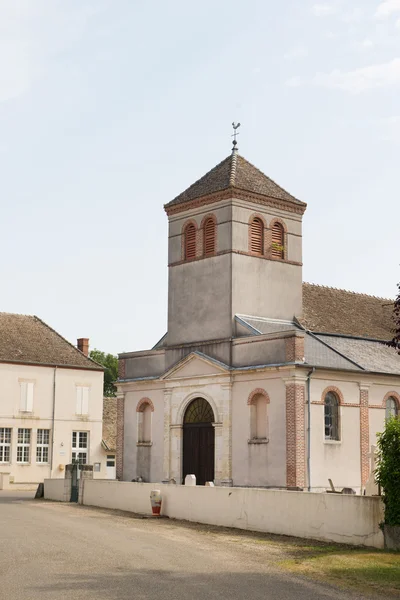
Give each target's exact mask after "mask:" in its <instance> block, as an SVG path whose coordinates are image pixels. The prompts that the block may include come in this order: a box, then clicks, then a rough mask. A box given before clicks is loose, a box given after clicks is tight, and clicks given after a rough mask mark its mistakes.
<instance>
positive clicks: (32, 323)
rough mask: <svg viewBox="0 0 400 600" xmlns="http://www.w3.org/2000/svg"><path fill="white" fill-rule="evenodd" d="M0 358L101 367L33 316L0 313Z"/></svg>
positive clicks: (83, 367)
mask: <svg viewBox="0 0 400 600" xmlns="http://www.w3.org/2000/svg"><path fill="white" fill-rule="evenodd" d="M0 362H17V363H33V364H43V365H52V366H59V367H63V366H64V367H75V368H78V369H90V370H98V371H101V370H103V367H101V366H100V365H98V364H97V363H96V362H94V361H93V360H91V359H90V358H88V357H87V356H85V355H84V354H82V352H80V351H79V350H78V349H77V348H75V346H73V345H72V344H70V343H69V342H68V341H67V340H66V339H64V338H63V337H62V336H61V335H59V334H58V333H57V332H56V331H54V329H52V328H51V327H49V326H48V325H46V323H44V322H43V321H42V320H41V319H39V318H38V317H35V316H27V315H14V314H11V313H0Z"/></svg>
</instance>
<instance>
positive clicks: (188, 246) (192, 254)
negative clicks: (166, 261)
mask: <svg viewBox="0 0 400 600" xmlns="http://www.w3.org/2000/svg"><path fill="white" fill-rule="evenodd" d="M191 258H196V227H195V226H194V225H193V223H189V225H187V227H186V229H185V259H186V260H189V259H191Z"/></svg>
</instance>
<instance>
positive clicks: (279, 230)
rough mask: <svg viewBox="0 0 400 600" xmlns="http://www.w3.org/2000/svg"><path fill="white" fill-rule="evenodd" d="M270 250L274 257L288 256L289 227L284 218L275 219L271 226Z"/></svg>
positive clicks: (282, 257)
mask: <svg viewBox="0 0 400 600" xmlns="http://www.w3.org/2000/svg"><path fill="white" fill-rule="evenodd" d="M268 233H269V236H268V237H269V248H270V250H269V252H270V254H271V257H272V258H280V259H281V260H284V259H285V258H287V228H286V224H285V222H284V221H282V219H276V218H275V219H273V220H272V221H271V223H270V226H269V232H268Z"/></svg>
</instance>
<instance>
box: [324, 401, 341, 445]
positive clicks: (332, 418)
mask: <svg viewBox="0 0 400 600" xmlns="http://www.w3.org/2000/svg"><path fill="white" fill-rule="evenodd" d="M324 418H325V439H326V440H332V441H337V442H338V441H340V402H339V398H338V397H337V395H336V394H335V392H332V391H329V392H327V394H326V395H325V398H324Z"/></svg>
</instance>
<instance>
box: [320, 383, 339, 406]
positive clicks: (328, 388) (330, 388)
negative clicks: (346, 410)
mask: <svg viewBox="0 0 400 600" xmlns="http://www.w3.org/2000/svg"><path fill="white" fill-rule="evenodd" d="M328 392H333V393H334V394H335V395H336V396H337V399H338V400H339V404H344V396H343V394H342V392H341V391H340V390H339V388H337V387H336V386H334V385H330V386H329V387H327V388H325V389H324V391H323V392H322V395H321V403H322V404H325V396H326V395H327V394H328Z"/></svg>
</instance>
